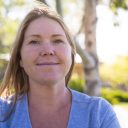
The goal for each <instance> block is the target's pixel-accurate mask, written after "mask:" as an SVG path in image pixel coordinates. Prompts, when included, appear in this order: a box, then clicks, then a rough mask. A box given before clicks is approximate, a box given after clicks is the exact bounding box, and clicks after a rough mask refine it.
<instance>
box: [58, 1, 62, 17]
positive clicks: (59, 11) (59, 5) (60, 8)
mask: <svg viewBox="0 0 128 128" xmlns="http://www.w3.org/2000/svg"><path fill="white" fill-rule="evenodd" d="M61 5H62V4H61V0H56V9H57V12H58V13H59V14H60V15H61V16H63V13H62V6H61Z"/></svg>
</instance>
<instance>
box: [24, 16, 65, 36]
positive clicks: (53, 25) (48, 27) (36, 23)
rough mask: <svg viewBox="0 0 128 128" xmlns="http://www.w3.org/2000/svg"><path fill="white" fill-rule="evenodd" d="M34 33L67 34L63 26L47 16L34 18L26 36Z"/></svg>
mask: <svg viewBox="0 0 128 128" xmlns="http://www.w3.org/2000/svg"><path fill="white" fill-rule="evenodd" d="M33 34H42V35H51V34H61V35H63V36H65V31H64V29H63V28H62V26H61V25H60V24H59V23H58V22H57V21H55V20H54V19H50V18H47V17H40V18H37V19H35V20H33V21H32V22H31V23H30V24H29V25H28V27H27V29H26V32H25V36H28V35H33Z"/></svg>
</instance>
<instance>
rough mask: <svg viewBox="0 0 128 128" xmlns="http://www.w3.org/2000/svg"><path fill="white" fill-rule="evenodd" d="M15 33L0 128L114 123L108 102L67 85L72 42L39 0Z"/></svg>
mask: <svg viewBox="0 0 128 128" xmlns="http://www.w3.org/2000/svg"><path fill="white" fill-rule="evenodd" d="M41 6H42V7H37V8H35V9H33V10H31V11H30V12H29V13H28V15H27V16H26V17H25V19H24V20H23V22H22V24H21V26H20V28H19V31H18V33H17V35H16V39H15V42H14V47H13V49H12V53H11V58H10V62H9V64H8V67H7V71H6V74H5V77H4V81H3V83H2V86H1V93H0V94H1V96H2V95H6V96H8V97H7V98H4V99H2V98H1V99H0V128H119V127H120V126H119V123H118V120H117V117H116V115H115V113H114V111H113V110H112V107H111V106H110V104H109V103H108V102H106V101H105V100H103V99H102V98H96V97H89V96H87V95H85V94H81V93H78V92H76V91H73V90H71V89H69V88H68V87H67V84H68V81H69V79H70V76H71V73H72V69H73V66H74V55H75V47H74V43H73V40H72V38H71V36H70V33H69V31H68V29H67V27H66V26H65V24H64V22H63V21H62V19H61V18H60V17H59V16H58V15H57V14H56V13H55V12H53V11H52V10H51V9H50V8H48V7H46V6H44V5H41Z"/></svg>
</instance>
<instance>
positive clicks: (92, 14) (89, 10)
mask: <svg viewBox="0 0 128 128" xmlns="http://www.w3.org/2000/svg"><path fill="white" fill-rule="evenodd" d="M96 4H97V1H96V0H86V2H85V20H84V23H85V51H87V52H88V54H89V55H90V57H91V58H92V60H93V61H88V64H85V65H84V72H85V79H86V93H87V94H88V95H99V94H100V88H101V81H100V77H99V71H98V65H99V63H98V57H97V51H96V22H97V16H96ZM88 65H91V66H88Z"/></svg>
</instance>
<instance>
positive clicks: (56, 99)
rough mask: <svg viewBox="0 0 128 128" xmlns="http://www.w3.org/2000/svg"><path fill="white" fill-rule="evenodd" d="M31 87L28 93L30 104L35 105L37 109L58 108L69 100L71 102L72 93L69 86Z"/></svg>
mask: <svg viewBox="0 0 128 128" xmlns="http://www.w3.org/2000/svg"><path fill="white" fill-rule="evenodd" d="M34 87H35V86H34ZM34 87H33V88H30V91H29V93H28V101H29V106H32V107H34V108H35V109H40V108H41V109H44V110H45V111H46V110H49V109H50V110H51V109H52V110H53V109H54V110H57V109H59V108H61V107H63V106H64V105H66V104H67V102H71V94H70V91H69V89H68V88H67V87H65V85H64V86H59V87H56V86H54V87H48V86H41V87H39V88H38V87H35V88H34Z"/></svg>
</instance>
